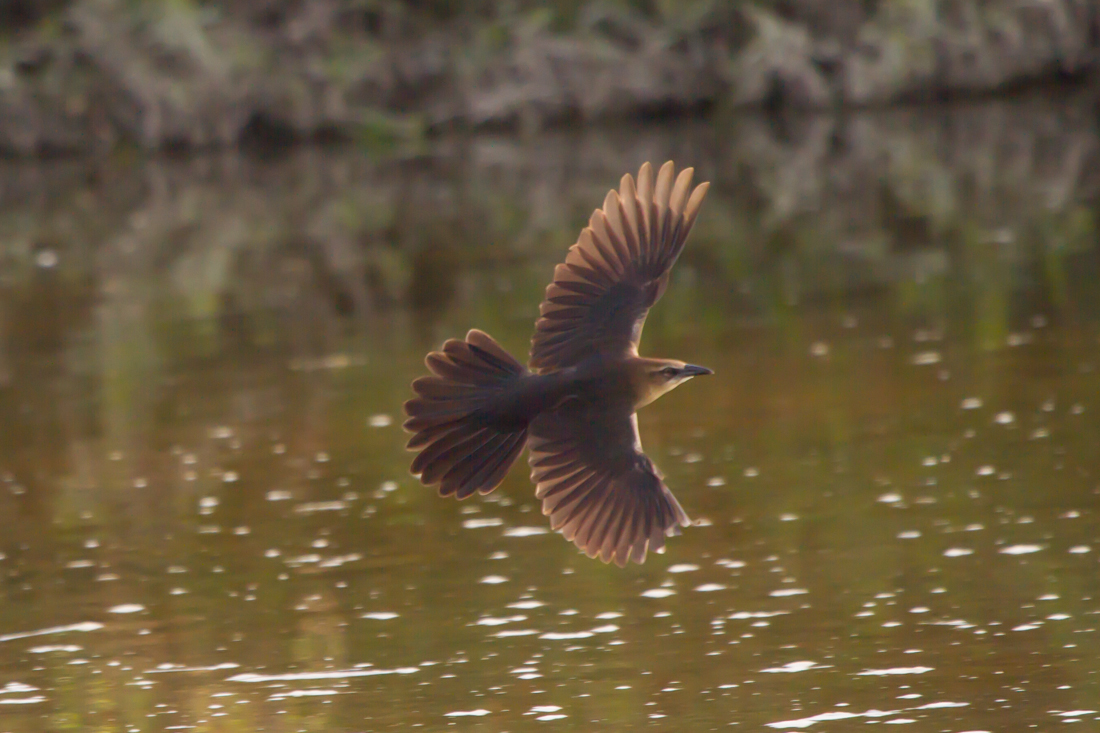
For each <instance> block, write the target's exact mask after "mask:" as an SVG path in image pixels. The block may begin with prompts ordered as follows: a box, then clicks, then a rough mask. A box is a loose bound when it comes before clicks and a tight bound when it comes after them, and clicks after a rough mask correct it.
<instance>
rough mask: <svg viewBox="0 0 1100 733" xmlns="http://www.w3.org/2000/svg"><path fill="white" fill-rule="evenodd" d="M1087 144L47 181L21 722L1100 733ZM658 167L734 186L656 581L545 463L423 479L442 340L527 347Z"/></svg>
mask: <svg viewBox="0 0 1100 733" xmlns="http://www.w3.org/2000/svg"><path fill="white" fill-rule="evenodd" d="M1089 120H1090V118H1089V117H1088V115H1087V110H1086V111H1084V112H1083V111H1082V110H1081V108H1080V107H1078V106H1075V105H1074V104H1073V103H1072V102H1070V101H1065V100H1058V101H1055V102H1047V101H1043V100H1038V101H1035V100H1030V101H1028V100H1024V101H1020V102H1015V103H1012V104H1010V105H1004V104H986V105H977V106H967V107H961V108H957V109H955V108H949V109H941V110H938V111H934V112H919V111H905V110H902V111H899V112H893V113H880V114H878V115H871V116H868V117H856V118H854V119H850V120H846V121H838V120H829V119H818V120H802V121H797V120H796V121H793V122H791V121H786V122H785V123H784V124H781V125H779V126H778V127H777V126H776V124H775V123H769V122H768V121H766V120H751V119H750V120H739V121H738V120H734V121H728V120H725V121H724V120H721V119H718V120H716V121H714V123H713V124H712V125H711V126H706V125H702V124H690V125H682V126H676V127H672V128H657V129H642V130H627V131H623V132H622V133H621V134H617V133H616V134H612V132H611V131H609V130H602V131H600V130H597V131H593V132H591V133H587V134H586V135H583V136H579V137H572V136H569V135H547V136H546V137H543V138H534V139H531V140H526V141H521V140H514V139H495V138H478V139H475V140H472V141H466V142H462V143H452V142H448V143H442V144H440V145H439V146H438V147H433V148H432V149H431V150H429V151H425V152H423V153H421V154H419V155H418V156H416V157H412V158H408V159H398V160H386V161H372V160H371V159H369V158H367V157H364V156H362V155H359V154H358V153H354V152H351V151H330V152H318V151H303V152H300V153H296V154H293V155H291V156H289V157H287V158H284V159H279V160H275V161H249V160H241V159H237V158H225V159H223V158H218V159H198V160H193V161H172V160H155V161H137V160H124V159H120V160H112V161H98V162H81V163H73V162H57V163H46V164H42V165H39V166H22V167H20V166H13V167H12V168H10V169H9V170H7V171H6V172H5V173H3V174H0V178H3V180H4V189H3V192H2V194H0V195H3V196H4V197H5V199H4V201H5V207H4V209H3V211H4V213H3V214H2V215H0V234H3V242H4V244H0V248H2V250H0V251H2V252H3V257H4V264H5V273H4V275H3V278H2V280H0V288H2V289H0V425H3V428H0V549H2V553H3V554H2V556H0V601H2V602H0V728H3V729H4V730H11V731H32V730H60V729H92V728H99V727H102V728H110V729H126V730H148V731H160V730H190V729H200V730H272V729H273V730H279V731H283V730H285V731H296V730H326V731H328V730H333V731H338V730H348V731H364V730H371V731H374V730H405V729H410V728H423V729H427V730H437V729H444V728H446V727H448V726H451V725H453V726H455V727H457V728H461V729H469V730H479V731H480V730H484V731H517V730H551V729H562V728H563V727H564V728H568V729H570V730H624V729H640V728H652V729H654V730H676V731H682V730H719V729H725V728H727V727H730V726H734V727H735V728H737V729H742V730H801V729H812V730H815V731H818V730H820V731H845V730H852V729H853V725H855V724H859V725H865V724H882V725H899V726H905V725H910V726H912V728H911V729H912V730H934V731H955V732H961V731H981V730H986V731H1001V730H1023V729H1026V728H1029V727H1030V728H1035V729H1040V730H1049V729H1052V728H1053V727H1054V726H1056V725H1057V726H1061V725H1062V724H1063V723H1066V722H1074V721H1076V722H1077V726H1078V729H1081V730H1089V729H1091V728H1092V727H1093V726H1092V723H1093V722H1095V721H1096V720H1100V712H1098V711H1100V687H1098V684H1100V680H1098V679H1097V678H1098V672H1100V661H1098V660H1100V642H1098V635H1097V632H1096V627H1097V624H1098V623H1100V572H1098V571H1100V565H1098V558H1100V511H1098V503H1100V401H1098V398H1097V394H1098V388H1100V374H1098V372H1097V366H1098V363H1100V307H1098V306H1100V277H1098V275H1100V257H1098V251H1097V240H1096V236H1097V235H1096V228H1095V224H1096V222H1095V216H1096V214H1097V212H1098V211H1100V209H1098V208H1097V192H1098V188H1097V180H1096V173H1095V171H1096V170H1098V166H1097V165H1096V162H1097V156H1096V151H1097V139H1096V132H1095V129H1094V124H1093V123H1092V122H1090V121H1089ZM722 125H728V129H723V128H722ZM727 133H728V134H727ZM576 150H579V151H581V155H580V156H579V157H576V154H575V152H574V151H576ZM665 157H676V159H677V160H678V161H681V162H684V163H690V162H696V163H697V165H698V168H699V170H700V174H701V175H702V176H703V177H704V178H710V179H711V180H714V181H715V187H714V189H712V194H711V197H710V199H709V200H708V202H707V205H706V207H705V208H704V210H703V214H702V217H701V219H700V224H699V228H698V230H697V232H696V235H695V236H694V239H693V241H692V243H691V244H690V245H689V250H688V253H686V254H685V257H684V259H683V261H682V262H681V263H680V265H678V270H677V277H676V279H675V280H674V282H673V284H672V286H671V287H670V289H669V292H668V294H667V296H666V298H665V300H664V301H662V303H661V304H660V305H659V306H658V307H657V308H656V309H655V310H654V312H653V314H652V316H651V319H650V323H649V324H648V325H647V328H646V338H645V340H644V342H643V347H644V348H643V350H644V351H645V353H648V354H654V355H658V354H659V355H667V356H676V357H680V358H685V359H688V360H690V361H692V362H694V363H699V364H704V365H706V366H709V367H712V368H713V369H714V370H715V371H716V372H717V376H715V377H712V378H708V379H707V380H695V381H694V382H693V383H691V384H689V385H687V386H685V387H683V388H682V389H680V390H678V391H676V392H675V393H673V394H671V395H669V396H666V397H665V398H663V399H662V400H660V401H658V402H657V403H655V404H654V405H652V406H650V407H648V408H646V409H645V410H644V411H643V412H642V413H641V415H640V423H641V432H642V437H643V440H644V443H645V445H646V448H647V450H648V451H649V453H650V455H651V456H652V457H653V458H654V459H655V460H656V462H657V463H658V464H659V465H660V467H661V468H662V470H663V471H664V473H665V474H666V475H667V481H668V484H669V485H670V487H671V488H672V489H673V490H674V491H675V493H676V494H677V496H678V497H679V499H680V501H681V503H682V504H683V506H684V508H685V509H686V510H687V511H688V513H689V514H690V515H691V516H692V517H693V518H694V519H695V520H696V522H695V526H693V527H691V528H688V529H687V530H685V533H684V535H683V536H682V537H678V538H674V539H672V540H671V541H670V542H669V546H668V551H667V553H665V554H664V555H656V556H652V555H651V556H650V558H649V559H648V560H647V562H646V564H645V565H644V566H641V567H637V566H631V567H629V568H627V569H624V570H620V569H618V568H616V567H614V566H610V567H608V566H604V565H602V564H600V563H599V562H596V561H592V560H588V559H586V558H585V557H583V556H582V555H579V554H578V553H577V551H576V550H575V548H574V547H573V546H572V545H571V544H569V543H567V542H565V541H564V540H562V539H561V538H560V537H559V536H558V535H556V534H554V533H550V532H549V531H548V527H547V522H546V520H545V519H544V518H543V517H542V516H541V514H540V512H539V508H538V504H537V502H536V501H535V500H534V497H533V490H532V487H531V486H530V484H529V482H528V479H527V476H526V470H525V467H523V466H517V467H516V468H515V469H514V470H513V472H512V473H511V474H510V475H509V477H508V479H507V480H506V481H505V483H504V485H503V486H502V487H501V489H499V490H498V491H497V492H495V493H494V494H492V495H490V496H487V497H483V498H474V499H471V500H469V501H467V502H462V503H458V502H455V501H453V500H442V499H439V498H437V497H436V496H434V493H433V492H432V491H430V490H427V489H424V488H423V487H421V486H419V485H418V484H417V483H416V482H415V481H414V480H412V479H411V478H410V477H409V476H408V475H407V473H406V467H407V464H408V460H409V456H408V455H407V454H406V453H405V452H404V450H403V444H404V440H405V437H404V435H403V434H402V431H401V428H400V422H401V417H400V408H401V403H402V401H403V400H404V399H405V398H406V396H407V394H406V392H407V385H408V382H409V381H410V380H411V379H412V378H413V377H415V376H417V375H418V374H419V373H420V371H421V369H422V367H421V358H422V355H423V353H424V352H425V351H426V350H427V349H428V348H430V347H432V346H434V345H437V344H438V343H439V342H441V341H442V340H443V339H444V338H446V337H448V336H453V335H460V334H462V333H464V332H465V330H466V329H467V328H470V327H474V326H477V327H481V328H484V329H486V330H488V331H489V332H490V333H492V334H493V335H494V336H497V337H498V338H499V339H500V340H501V342H502V343H503V344H504V345H505V346H506V347H508V348H509V349H511V350H512V351H513V352H515V353H524V352H525V350H526V344H527V339H528V338H529V336H530V330H531V323H532V321H533V318H534V315H535V313H536V312H537V305H538V300H539V296H540V293H541V289H542V287H543V285H544V284H545V281H546V279H547V277H548V275H549V273H550V272H551V270H552V267H553V264H554V262H555V261H557V260H558V259H559V258H560V257H561V256H562V253H563V252H564V250H565V248H566V247H567V246H568V244H570V243H571V242H572V239H573V237H575V233H576V230H577V229H578V228H579V226H580V225H581V224H582V223H583V222H584V220H585V219H586V218H587V214H588V211H589V210H590V209H591V208H592V207H593V206H595V205H596V204H597V203H599V201H600V200H601V199H602V194H603V192H604V191H605V190H606V189H607V188H608V187H610V186H611V185H614V183H615V182H616V181H617V179H618V176H619V175H621V173H622V172H624V171H626V170H631V169H634V168H636V167H637V164H638V163H639V162H640V161H642V160H644V159H647V158H650V159H654V160H661V159H663V158H665ZM570 161H573V162H570ZM902 730H905V728H902Z"/></svg>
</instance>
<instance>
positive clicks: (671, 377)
mask: <svg viewBox="0 0 1100 733" xmlns="http://www.w3.org/2000/svg"><path fill="white" fill-rule="evenodd" d="M638 361H639V362H640V365H641V375H640V376H641V378H642V379H641V382H642V384H641V385H640V386H641V389H640V390H638V391H639V392H640V400H639V402H638V404H637V405H636V407H643V406H645V405H648V404H649V403H650V402H652V401H653V400H655V399H657V398H658V397H660V396H661V395H663V394H664V393H665V392H669V391H671V390H673V389H675V388H676V387H679V386H680V385H681V384H683V383H684V382H686V381H688V380H689V379H691V378H692V377H698V376H702V375H704V374H714V372H713V371H711V370H710V369H707V368H706V367H701V366H695V365H694V364H685V363H684V362H682V361H677V360H676V359H639V360H638Z"/></svg>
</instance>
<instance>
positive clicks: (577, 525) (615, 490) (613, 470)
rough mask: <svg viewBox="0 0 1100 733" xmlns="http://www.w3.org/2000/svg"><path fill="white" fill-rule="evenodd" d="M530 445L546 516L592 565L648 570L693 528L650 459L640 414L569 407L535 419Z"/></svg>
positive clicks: (583, 404)
mask: <svg viewBox="0 0 1100 733" xmlns="http://www.w3.org/2000/svg"><path fill="white" fill-rule="evenodd" d="M527 445H528V447H529V448H530V454H529V455H528V461H529V462H530V464H531V480H532V481H534V482H535V484H536V489H535V496H537V497H538V498H539V499H542V513H543V514H545V515H547V516H549V517H550V526H551V527H552V528H553V529H555V530H557V531H559V532H561V533H562V535H564V536H565V538H566V539H567V540H571V541H572V542H573V543H575V544H576V545H577V547H579V548H580V549H582V550H584V552H585V554H587V555H588V556H589V557H595V556H597V555H599V557H600V559H601V560H602V561H604V562H609V561H611V560H614V561H615V564H616V565H618V566H619V567H622V566H624V565H626V563H627V561H628V560H633V561H634V562H637V563H640V562H644V561H645V556H646V550H647V549H649V550H653V551H655V552H656V551H659V550H661V549H662V548H663V547H664V544H665V537H666V536H668V535H674V534H679V533H680V527H681V526H684V527H686V526H687V525H688V524H689V520H688V517H687V514H686V513H684V510H683V509H682V508H681V507H680V504H679V502H677V501H676V497H674V496H673V495H672V492H671V491H669V490H668V487H667V486H665V483H664V481H663V480H662V477H661V474H660V472H659V471H658V470H657V467H656V466H654V465H653V462H652V461H651V460H649V458H648V457H647V456H646V455H645V454H644V453H642V446H641V441H640V439H639V438H638V420H637V416H636V415H635V414H634V413H631V412H628V411H626V410H622V411H615V410H607V409H605V408H604V407H603V406H601V405H595V404H592V403H586V402H582V401H581V400H569V401H567V402H565V403H564V404H563V405H561V406H559V407H558V408H557V409H555V410H553V411H552V412H544V413H542V414H541V415H539V416H538V417H537V418H535V420H534V421H533V422H532V423H531V425H530V427H529V428H528V442H527Z"/></svg>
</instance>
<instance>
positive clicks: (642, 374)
mask: <svg viewBox="0 0 1100 733" xmlns="http://www.w3.org/2000/svg"><path fill="white" fill-rule="evenodd" d="M691 176H692V170H691V169H690V168H688V169H685V170H684V171H682V172H681V173H680V175H679V177H677V178H676V179H675V182H674V181H673V168H672V163H666V164H665V165H664V166H662V168H661V171H660V173H659V174H658V176H657V178H656V180H654V178H653V173H652V169H651V168H650V167H649V164H648V163H647V164H645V165H643V166H642V169H641V171H639V174H638V182H637V185H636V186H635V182H634V179H633V178H631V177H630V176H629V175H627V176H624V177H623V180H622V185H621V187H620V191H619V192H616V191H612V192H611V193H609V194H608V196H607V198H606V199H605V201H604V206H603V208H602V209H597V210H596V211H595V212H594V213H593V215H592V218H591V219H590V220H589V226H587V227H585V228H584V230H583V231H582V232H581V235H580V237H579V239H578V240H577V243H576V244H575V245H573V247H572V248H570V250H569V254H568V256H567V257H566V260H565V263H564V264H561V265H558V266H557V268H556V269H555V271H554V280H553V282H551V283H550V285H549V286H547V288H546V298H545V300H544V301H543V303H542V305H541V306H540V308H539V312H540V314H541V317H540V318H539V320H538V322H537V323H536V324H535V336H534V338H533V339H532V349H531V361H530V366H531V369H528V368H526V367H524V366H523V365H522V364H520V363H519V362H518V361H516V360H515V359H514V358H512V356H510V355H509V354H508V353H507V352H506V351H505V350H504V349H502V348H501V347H500V346H499V345H498V344H497V343H496V342H495V341H493V339H492V338H491V337H490V336H489V335H488V334H486V333H483V332H481V331H477V330H473V331H470V332H469V333H468V334H467V336H466V340H465V341H459V340H457V339H451V340H450V341H447V342H446V343H445V344H444V345H443V350H442V351H435V352H432V353H430V354H428V356H427V358H426V360H425V361H426V363H427V365H428V368H429V370H430V371H431V372H432V376H429V377H421V378H420V379H417V380H416V381H414V382H413V390H414V391H415V392H416V393H417V395H418V396H417V397H416V398H414V399H412V400H409V401H408V402H407V403H405V412H406V414H407V415H408V416H409V419H408V420H407V421H406V422H405V428H406V429H407V430H409V431H410V432H412V433H414V435H413V437H412V438H411V439H410V440H409V445H408V447H409V449H410V450H417V451H419V455H418V456H417V457H416V458H415V459H414V460H413V463H412V467H411V470H412V473H413V474H415V475H418V476H419V477H420V479H421V481H423V482H424V483H425V484H427V485H433V484H437V483H438V484H439V492H440V494H441V495H450V494H454V495H456V496H457V497H458V498H460V499H461V498H465V497H467V496H470V495H471V494H473V493H474V492H475V491H476V492H481V493H488V492H490V491H492V490H493V489H494V488H496V487H497V486H498V485H499V484H500V482H501V481H502V480H503V479H504V476H505V474H506V473H507V471H508V468H509V467H510V466H511V465H512V463H513V462H514V461H515V459H516V457H517V456H518V455H519V453H520V452H521V451H522V450H523V447H524V445H527V446H528V447H529V448H530V457H529V462H530V464H531V477H532V479H533V480H534V482H535V484H536V492H535V494H536V496H537V497H538V498H540V499H542V502H543V507H542V509H543V513H544V514H547V515H549V516H550V523H551V526H552V527H553V528H554V529H556V530H559V531H560V532H561V533H562V534H563V535H564V536H565V537H566V538H567V539H570V540H572V541H573V542H575V543H576V544H577V546H578V547H580V548H581V549H583V550H585V552H586V553H587V554H588V555H589V557H594V556H596V555H598V556H599V557H600V559H601V560H603V561H604V562H608V561H611V560H614V561H615V562H616V563H617V564H618V565H625V564H626V562H627V561H628V560H631V559H632V560H634V561H635V562H642V561H643V560H644V559H645V554H646V550H647V549H653V550H660V549H661V548H663V545H664V537H665V536H666V535H669V534H676V533H678V532H679V527H680V526H686V525H687V524H688V518H687V514H685V513H684V510H683V509H682V508H681V507H680V505H679V503H678V502H677V501H676V499H675V497H674V496H673V495H672V493H671V492H670V491H669V490H668V487H666V486H665V485H664V482H663V480H662V476H661V474H660V472H659V471H658V470H657V468H656V466H654V465H653V462H652V461H650V460H649V458H648V457H647V456H646V455H645V454H644V453H643V452H642V448H641V440H640V438H639V436H638V424H637V418H636V416H635V411H636V410H638V409H639V408H641V407H644V406H645V405H647V404H649V403H650V402H652V401H653V400H655V399H657V398H658V397H660V396H661V395H662V394H664V393H665V392H667V391H669V390H671V389H673V388H675V387H676V386H678V385H679V384H681V383H683V382H684V381H686V380H688V379H690V378H691V377H694V376H698V375H700V374H710V373H711V372H710V370H709V369H704V368H703V367H696V366H692V365H690V364H685V363H684V362H682V361H676V360H672V359H652V358H646V357H642V356H639V355H638V348H637V347H638V341H639V340H640V338H641V332H642V326H643V324H644V323H645V317H646V314H647V313H648V311H649V308H650V307H651V306H652V305H653V304H654V303H655V302H656V301H657V299H658V298H660V297H661V294H662V293H663V292H664V289H665V287H666V286H667V285H668V278H669V271H670V269H671V268H672V265H673V264H674V263H675V261H676V258H677V257H678V256H679V254H680V252H681V250H682V249H683V246H684V243H685V241H686V239H687V235H688V233H689V232H690V231H691V226H692V224H693V223H694V220H695V216H696V214H697V213H698V211H699V206H700V205H701V204H702V201H703V197H704V196H705V194H706V190H707V184H705V183H704V184H701V185H699V186H698V187H696V188H695V189H694V190H693V191H689V189H690V186H691ZM689 193H690V196H689Z"/></svg>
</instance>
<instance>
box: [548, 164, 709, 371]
mask: <svg viewBox="0 0 1100 733" xmlns="http://www.w3.org/2000/svg"><path fill="white" fill-rule="evenodd" d="M673 172H674V171H673V165H672V162H671V161H669V162H668V163H665V164H664V165H663V166H661V170H660V172H659V173H658V174H657V178H656V180H654V178H653V169H652V168H651V167H650V165H649V163H646V164H645V165H643V166H642V168H641V170H640V171H638V182H637V186H635V183H634V179H633V178H632V177H631V176H630V174H627V175H625V176H623V179H622V183H621V185H620V188H619V190H618V191H610V192H609V193H608V194H607V198H606V199H604V204H603V208H602V209H597V210H596V211H595V212H593V214H592V217H591V219H589V221H588V226H587V227H585V228H584V229H583V230H582V231H581V234H580V237H579V238H578V239H577V243H576V244H574V245H573V246H572V247H570V248H569V254H568V255H567V256H566V258H565V262H564V264H561V265H558V266H557V267H556V268H555V269H554V280H553V282H551V283H550V284H549V285H548V286H547V287H546V297H545V299H544V300H543V301H542V305H540V306H539V314H540V316H541V317H540V318H539V320H538V322H537V323H536V324H535V335H534V338H532V340H531V343H532V346H531V368H532V369H535V370H538V371H541V372H546V371H552V370H554V369H561V368H563V367H569V366H574V365H576V364H579V363H580V362H581V361H583V360H584V359H585V358H587V357H589V356H593V355H595V354H606V355H612V356H621V355H625V354H627V353H637V347H638V340H639V339H640V338H641V335H642V324H643V323H645V317H646V313H647V312H648V311H649V308H650V306H652V305H653V304H654V303H656V302H657V299H658V298H660V297H661V294H662V293H663V292H664V290H665V287H666V286H667V285H668V275H669V270H671V269H672V265H673V264H674V263H675V262H676V258H677V257H679V256H680V252H681V251H682V250H683V248H684V242H685V241H686V240H687V236H688V234H689V233H690V232H691V226H692V224H694V223H695V217H696V215H697V214H698V213H699V207H700V206H701V205H702V203H703V197H704V196H705V195H706V192H707V188H708V186H709V185H710V184H707V183H702V184H700V185H698V186H696V187H695V189H694V190H692V189H691V179H692V173H693V170H692V169H691V168H685V169H684V170H683V171H681V172H680V175H679V176H678V177H676V179H675V180H673ZM689 194H690V196H689Z"/></svg>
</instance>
